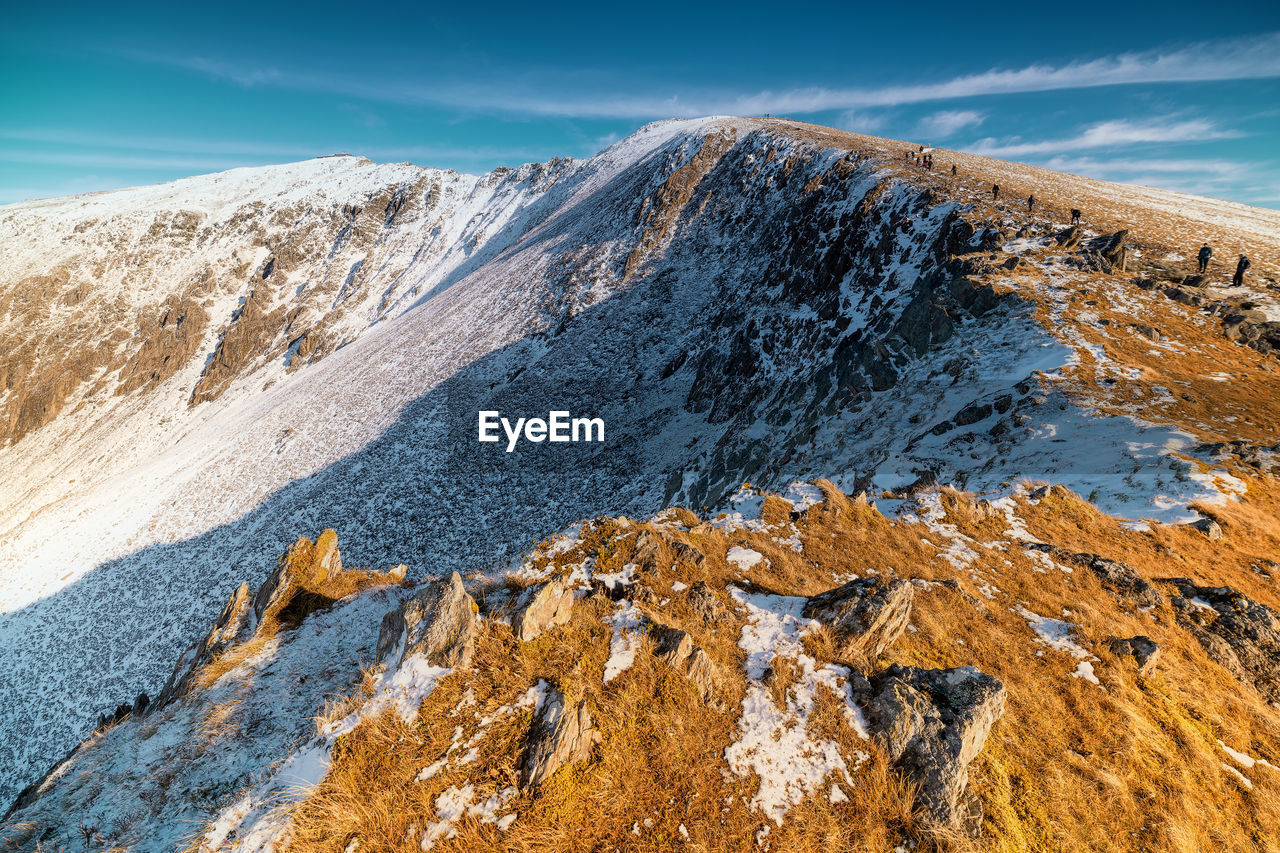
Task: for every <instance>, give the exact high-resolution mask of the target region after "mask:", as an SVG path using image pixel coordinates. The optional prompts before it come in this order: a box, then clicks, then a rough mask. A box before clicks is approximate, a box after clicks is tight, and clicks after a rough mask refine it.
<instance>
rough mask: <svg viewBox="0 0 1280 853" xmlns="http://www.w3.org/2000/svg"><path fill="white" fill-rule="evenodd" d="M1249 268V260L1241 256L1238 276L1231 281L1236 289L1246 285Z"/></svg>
mask: <svg viewBox="0 0 1280 853" xmlns="http://www.w3.org/2000/svg"><path fill="white" fill-rule="evenodd" d="M1249 267H1250V264H1249V259H1248V258H1246V257H1245V256H1244V255H1241V256H1240V260H1239V261H1237V262H1236V274H1235V277H1234V278H1232V279H1231V283H1232V284H1234V285H1235V286H1236V287H1240V286H1242V285H1243V284H1244V274H1245V273H1246V272H1248V270H1249Z"/></svg>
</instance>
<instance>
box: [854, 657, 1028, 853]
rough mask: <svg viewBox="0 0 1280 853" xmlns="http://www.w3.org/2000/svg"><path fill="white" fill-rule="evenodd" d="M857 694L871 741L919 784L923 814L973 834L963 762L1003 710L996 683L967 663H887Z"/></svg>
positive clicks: (975, 817)
mask: <svg viewBox="0 0 1280 853" xmlns="http://www.w3.org/2000/svg"><path fill="white" fill-rule="evenodd" d="M858 692H860V693H862V696H861V697H860V699H859V704H860V705H861V706H862V708H863V711H864V713H865V714H866V717H867V723H868V726H869V727H870V729H871V736H872V738H873V739H874V740H875V742H876V743H877V744H878V745H879V746H880V748H881V749H882V750H884V752H885V755H886V757H887V758H888V759H889V761H890V762H891V763H892V764H893V765H894V766H896V767H897V768H898V769H899V770H900V771H901V772H903V773H904V774H905V775H906V776H907V778H909V779H910V780H911V781H912V782H914V783H915V784H916V785H918V786H919V798H920V800H921V802H922V803H923V805H924V807H925V810H926V811H927V813H928V815H929V817H930V819H932V820H933V821H935V822H937V823H939V824H942V825H943V826H946V827H952V828H957V829H962V830H964V831H966V832H968V833H969V834H976V833H977V831H978V829H979V828H980V827H981V825H982V804H981V802H980V801H979V800H978V798H977V797H976V796H975V795H974V794H973V793H972V792H970V791H968V790H967V786H968V783H969V764H970V762H972V761H973V759H974V757H975V756H977V754H978V753H979V752H981V750H982V747H983V745H984V744H985V743H986V740H987V735H988V734H989V733H990V732H991V728H992V726H994V725H995V723H996V721H997V720H999V719H1000V716H1001V714H1003V713H1004V703H1005V696H1006V691H1005V688H1004V685H1003V684H1001V683H1000V681H999V680H997V679H995V678H992V677H991V676H990V675H987V674H985V673H983V672H979V671H978V670H977V669H975V668H974V667H972V666H962V667H958V668H956V669H917V668H916V667H903V666H897V665H894V666H891V667H889V668H888V669H886V670H885V671H884V672H882V673H880V674H878V675H875V676H872V677H871V679H870V680H869V681H867V682H865V683H863V684H862V685H860V686H859V687H857V688H855V693H858Z"/></svg>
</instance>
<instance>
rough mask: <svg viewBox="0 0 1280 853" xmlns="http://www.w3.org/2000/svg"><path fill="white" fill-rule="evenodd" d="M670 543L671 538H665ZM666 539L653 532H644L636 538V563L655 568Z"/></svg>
mask: <svg viewBox="0 0 1280 853" xmlns="http://www.w3.org/2000/svg"><path fill="white" fill-rule="evenodd" d="M665 538H666V539H667V540H668V541H669V540H670V537H665ZM663 540H664V537H663V535H662V534H660V533H655V532H654V531H652V530H642V531H640V535H639V536H637V537H636V550H635V555H634V557H635V561H636V563H637V564H638V565H641V566H648V567H653V566H655V565H656V563H657V559H658V554H659V553H660V552H661V550H662V543H663Z"/></svg>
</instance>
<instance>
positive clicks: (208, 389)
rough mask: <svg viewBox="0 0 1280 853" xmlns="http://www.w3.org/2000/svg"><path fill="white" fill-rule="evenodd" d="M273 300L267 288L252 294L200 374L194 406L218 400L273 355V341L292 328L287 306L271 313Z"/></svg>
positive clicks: (193, 394)
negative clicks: (245, 372) (244, 373)
mask: <svg viewBox="0 0 1280 853" xmlns="http://www.w3.org/2000/svg"><path fill="white" fill-rule="evenodd" d="M269 299H270V297H269V296H268V291H267V289H266V288H265V287H255V288H254V289H253V290H252V291H250V293H249V295H248V296H247V297H246V298H245V301H244V304H243V305H242V306H241V307H240V309H239V310H238V311H237V312H236V313H235V315H234V316H233V317H232V318H231V322H230V323H229V324H228V325H227V327H226V329H225V330H224V331H223V333H222V340H220V341H219V342H218V347H217V349H215V350H214V352H213V358H211V359H209V363H208V364H206V365H205V368H204V372H203V373H201V374H200V379H199V381H198V382H197V383H196V387H195V389H194V390H193V391H192V392H191V405H193V406H194V405H196V404H198V403H202V402H205V401H206V400H216V399H217V398H218V397H219V396H220V395H221V394H222V392H223V391H225V390H226V389H227V386H229V385H230V384H231V381H232V380H233V379H235V378H236V376H238V375H240V373H241V371H243V370H244V369H245V368H247V367H248V366H249V365H250V364H252V363H254V362H256V361H258V360H259V359H261V358H262V356H263V354H264V353H268V352H270V345H271V343H272V341H273V340H275V338H276V336H277V335H279V334H280V332H282V331H284V330H285V329H286V328H287V327H288V324H289V319H290V318H289V316H288V312H287V311H286V310H285V308H284V307H283V306H282V307H279V308H276V309H274V310H269V309H268V307H267V305H268V300H269Z"/></svg>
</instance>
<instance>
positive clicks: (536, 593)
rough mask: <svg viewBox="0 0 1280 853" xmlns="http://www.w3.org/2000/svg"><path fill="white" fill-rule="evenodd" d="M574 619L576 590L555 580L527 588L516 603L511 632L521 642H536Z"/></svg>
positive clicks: (512, 615)
mask: <svg viewBox="0 0 1280 853" xmlns="http://www.w3.org/2000/svg"><path fill="white" fill-rule="evenodd" d="M572 615H573V590H572V589H569V587H568V586H566V585H565V583H564V581H562V580H559V579H556V580H549V581H547V582H546V583H542V584H538V585H536V586H531V587H528V588H527V589H525V590H524V592H522V593H521V594H520V597H519V598H518V599H517V600H516V607H515V610H514V611H512V613H511V630H512V631H514V632H515V635H516V637H517V638H518V639H519V640H520V642H522V643H524V642H528V641H529V640H534V639H537V638H538V637H541V636H542V635H543V634H545V633H546V632H547V631H549V630H551V629H552V628H554V627H555V626H556V625H563V624H565V623H566V622H568V621H569V618H570V617H571V616H572Z"/></svg>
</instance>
